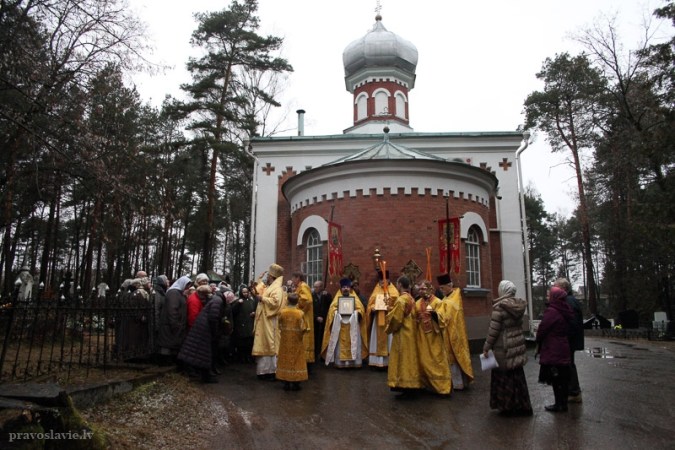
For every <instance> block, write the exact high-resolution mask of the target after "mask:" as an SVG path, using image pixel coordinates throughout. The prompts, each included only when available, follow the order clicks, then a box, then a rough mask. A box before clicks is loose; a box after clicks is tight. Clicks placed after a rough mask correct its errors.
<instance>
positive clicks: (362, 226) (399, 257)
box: [277, 189, 500, 316]
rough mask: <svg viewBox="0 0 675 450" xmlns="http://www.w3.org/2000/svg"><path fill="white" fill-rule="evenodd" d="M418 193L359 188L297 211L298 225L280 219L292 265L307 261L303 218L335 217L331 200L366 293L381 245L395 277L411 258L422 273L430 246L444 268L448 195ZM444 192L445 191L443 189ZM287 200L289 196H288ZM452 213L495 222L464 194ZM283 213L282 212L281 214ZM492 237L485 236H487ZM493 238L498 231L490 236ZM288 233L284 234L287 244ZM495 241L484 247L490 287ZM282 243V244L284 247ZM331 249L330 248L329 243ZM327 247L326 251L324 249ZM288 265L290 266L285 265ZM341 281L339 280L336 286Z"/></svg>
mask: <svg viewBox="0 0 675 450" xmlns="http://www.w3.org/2000/svg"><path fill="white" fill-rule="evenodd" d="M423 194H424V195H418V193H417V191H416V190H413V192H412V194H411V195H404V194H403V190H402V189H401V190H400V191H399V192H398V194H397V195H391V193H390V192H389V189H385V190H384V195H380V196H377V195H375V190H371V192H370V195H369V196H364V195H363V193H362V192H357V195H356V196H355V197H354V198H349V197H347V196H345V197H344V198H341V199H337V198H335V196H334V198H333V199H329V200H328V201H323V202H321V203H317V204H313V205H309V206H306V207H303V208H301V209H299V210H297V211H295V212H294V214H293V217H292V231H291V230H289V229H286V230H282V229H281V228H283V227H286V226H289V223H288V222H282V221H281V220H280V222H279V230H278V236H288V238H290V242H291V249H290V250H291V251H290V252H288V253H289V255H290V261H289V262H290V265H289V266H288V267H289V269H288V270H290V271H292V270H296V269H299V268H300V263H301V262H304V261H305V249H304V246H300V247H298V246H296V242H297V235H298V231H299V227H300V224H301V223H302V222H303V220H304V219H305V218H306V217H308V216H311V215H318V216H321V217H323V218H324V219H326V220H329V218H330V214H331V205H334V206H335V208H334V212H333V221H334V222H336V223H338V224H340V225H342V239H343V262H344V265H347V264H349V263H352V264H354V265H357V266H358V267H359V269H360V271H361V279H360V281H361V289H362V293H363V294H364V295H368V294H369V293H370V292H371V291H372V289H373V286H374V284H375V281H376V271H375V268H374V264H373V259H372V256H373V253H374V251H375V249H376V248H378V249H379V250H380V253H381V254H382V257H383V258H382V259H384V260H385V261H387V267H388V268H389V270H390V272H391V277H392V278H395V277H397V276H398V275H399V273H400V270H401V269H402V268H403V267H404V266H405V264H406V263H407V262H408V261H410V260H411V259H412V260H414V261H415V262H416V263H417V265H418V266H419V267H420V269H422V275H421V277H424V273H425V272H426V250H425V249H426V247H431V248H432V256H431V270H432V273H433V275H434V281H435V276H436V275H437V274H438V270H439V253H438V223H437V220H438V219H442V218H444V217H445V198H444V197H443V196H442V195H436V196H432V195H431V193H430V192H428V191H427V192H426V193H423ZM437 194H442V193H437ZM284 202H285V200H284ZM449 210H450V216H451V217H454V216H461V215H463V214H465V213H467V212H474V213H476V214H478V215H480V216H481V217H482V218H483V221H484V222H485V223H486V224H488V223H490V219H489V214H490V210H489V209H488V208H487V207H486V206H484V205H481V204H479V203H476V202H473V201H470V200H466V199H463V198H458V199H456V198H453V196H452V193H451V196H450V199H449ZM280 219H281V214H280ZM485 238H487V237H486V236H483V239H485ZM490 238H492V236H491V237H490ZM281 242H283V239H281V238H279V243H280V244H281ZM463 244H464V243H463V242H462V245H461V246H460V248H461V255H460V264H461V267H460V274H459V275H458V276H457V277H455V276H454V274H453V278H457V283H456V285H457V286H460V287H463V286H465V284H466V275H465V267H464V266H465V258H466V255H465V251H464V245H463ZM493 246H494V243H493V242H491V243H484V244H483V245H482V247H481V277H482V280H481V284H482V287H484V288H488V289H490V288H491V287H492V284H493V281H492V280H493V274H492V270H493V269H492V260H493V259H494V255H493V253H494V251H496V252H499V249H500V247H499V246H497V247H496V250H495V249H494V248H493ZM281 248H282V246H281V245H279V249H280V250H281ZM324 250H325V249H324ZM325 254H326V252H325V251H324V255H325ZM282 256H283V258H286V254H284V255H281V254H279V255H278V258H277V259H278V260H279V261H281V260H285V259H283V258H282ZM285 267H286V266H285ZM335 289H336V286H333V289H332V290H333V291H334V290H335ZM464 308H465V311H466V315H467V316H476V315H485V314H487V313H488V311H489V308H490V305H489V298H488V299H486V298H471V299H465V301H464Z"/></svg>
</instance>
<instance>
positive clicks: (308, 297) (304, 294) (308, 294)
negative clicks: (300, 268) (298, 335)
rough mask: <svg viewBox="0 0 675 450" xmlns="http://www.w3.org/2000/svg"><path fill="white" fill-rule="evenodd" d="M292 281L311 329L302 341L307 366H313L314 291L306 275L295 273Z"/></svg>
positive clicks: (301, 309)
mask: <svg viewBox="0 0 675 450" xmlns="http://www.w3.org/2000/svg"><path fill="white" fill-rule="evenodd" d="M292 279H293V285H294V286H295V293H296V294H298V308H299V309H300V311H302V312H303V313H304V315H305V322H307V326H308V327H309V332H308V333H305V335H304V337H303V338H302V340H303V342H304V347H305V358H306V359H307V364H312V363H313V362H314V299H313V298H312V290H311V289H310V288H309V285H308V284H307V283H306V282H305V274H304V273H302V272H293V275H292Z"/></svg>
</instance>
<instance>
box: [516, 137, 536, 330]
mask: <svg viewBox="0 0 675 450" xmlns="http://www.w3.org/2000/svg"><path fill="white" fill-rule="evenodd" d="M529 140H530V132H529V131H523V140H522V141H521V143H520V147H518V150H516V171H517V172H518V200H519V202H520V232H521V239H522V244H523V263H524V266H525V267H524V270H525V278H524V280H525V297H526V300H527V309H528V314H529V316H530V330H532V325H531V324H532V320H533V319H534V317H533V316H532V315H533V313H534V309H533V305H532V280H530V249H529V246H528V243H527V216H526V214H525V191H524V189H523V170H522V168H521V166H520V154H521V153H523V152H524V151H525V149H527V146H528V144H529Z"/></svg>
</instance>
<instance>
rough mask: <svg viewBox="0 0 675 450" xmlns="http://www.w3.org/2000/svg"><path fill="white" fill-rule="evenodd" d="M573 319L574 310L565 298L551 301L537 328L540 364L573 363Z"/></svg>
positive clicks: (563, 364)
mask: <svg viewBox="0 0 675 450" xmlns="http://www.w3.org/2000/svg"><path fill="white" fill-rule="evenodd" d="M572 320H574V312H573V311H572V308H571V307H570V306H569V305H568V304H567V302H565V300H564V299H561V300H560V301H557V300H556V301H551V302H549V304H548V307H547V308H546V310H545V311H544V316H543V318H542V319H541V322H540V323H539V328H538V329H537V344H538V345H539V363H540V364H542V365H550V366H565V365H568V364H571V362H572V360H571V353H570V344H569V328H570V326H569V324H570V322H572Z"/></svg>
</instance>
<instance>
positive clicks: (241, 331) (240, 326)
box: [232, 294, 258, 338]
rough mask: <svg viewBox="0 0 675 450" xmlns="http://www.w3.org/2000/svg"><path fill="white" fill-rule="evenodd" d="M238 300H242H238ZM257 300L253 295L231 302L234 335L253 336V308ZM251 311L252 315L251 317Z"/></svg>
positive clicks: (241, 336)
mask: <svg viewBox="0 0 675 450" xmlns="http://www.w3.org/2000/svg"><path fill="white" fill-rule="evenodd" d="M240 300H242V301H241V302H240ZM257 307H258V301H257V300H256V299H255V297H254V296H252V295H250V294H249V296H248V297H240V298H239V299H238V300H236V301H235V302H234V303H232V318H233V320H234V335H235V336H236V337H238V338H245V337H252V336H253V323H254V322H255V310H256V308H257ZM251 313H254V316H253V317H251Z"/></svg>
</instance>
